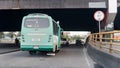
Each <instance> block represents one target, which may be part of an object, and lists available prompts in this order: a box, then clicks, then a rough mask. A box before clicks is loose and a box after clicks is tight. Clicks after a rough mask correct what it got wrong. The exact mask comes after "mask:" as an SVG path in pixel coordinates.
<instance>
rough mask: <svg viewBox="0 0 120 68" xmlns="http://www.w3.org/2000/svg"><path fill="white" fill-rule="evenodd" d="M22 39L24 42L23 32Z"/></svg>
mask: <svg viewBox="0 0 120 68" xmlns="http://www.w3.org/2000/svg"><path fill="white" fill-rule="evenodd" d="M22 41H23V42H25V40H24V35H23V34H22Z"/></svg>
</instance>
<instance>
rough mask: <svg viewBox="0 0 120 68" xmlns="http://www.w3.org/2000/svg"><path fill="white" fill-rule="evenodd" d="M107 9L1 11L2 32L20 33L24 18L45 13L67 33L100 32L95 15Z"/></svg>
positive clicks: (0, 28) (0, 27) (0, 23)
mask: <svg viewBox="0 0 120 68" xmlns="http://www.w3.org/2000/svg"><path fill="white" fill-rule="evenodd" d="M97 10H102V11H104V12H105V11H106V9H102V8H101V9H100V8H99V9H88V8H83V9H16V10H0V31H20V30H21V23H22V18H23V16H25V15H28V14H30V13H45V14H48V15H50V16H51V17H52V18H53V19H55V20H56V21H60V25H61V27H62V28H63V29H64V30H65V31H92V32H97V31H98V23H96V22H97V21H95V20H94V18H93V14H94V12H95V11H97Z"/></svg>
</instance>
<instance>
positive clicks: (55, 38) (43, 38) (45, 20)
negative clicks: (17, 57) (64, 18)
mask: <svg viewBox="0 0 120 68" xmlns="http://www.w3.org/2000/svg"><path fill="white" fill-rule="evenodd" d="M60 40H61V27H60V25H59V21H58V22H56V21H55V20H53V19H52V17H51V16H49V15H47V14H41V13H33V14H28V15H27V16H24V17H23V20H22V27H21V43H20V49H21V50H23V51H29V53H30V54H36V52H37V51H44V52H58V51H59V50H60V46H61V45H60Z"/></svg>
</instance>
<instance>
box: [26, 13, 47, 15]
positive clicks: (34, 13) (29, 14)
mask: <svg viewBox="0 0 120 68" xmlns="http://www.w3.org/2000/svg"><path fill="white" fill-rule="evenodd" d="M27 16H48V15H47V14H43V13H32V14H28V15H27Z"/></svg>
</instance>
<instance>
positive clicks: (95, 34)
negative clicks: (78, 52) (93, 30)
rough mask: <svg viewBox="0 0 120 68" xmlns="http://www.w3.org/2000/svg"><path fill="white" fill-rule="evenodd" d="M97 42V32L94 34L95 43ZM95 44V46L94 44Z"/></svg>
mask: <svg viewBox="0 0 120 68" xmlns="http://www.w3.org/2000/svg"><path fill="white" fill-rule="evenodd" d="M96 42H97V34H95V43H96ZM95 46H96V44H95Z"/></svg>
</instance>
